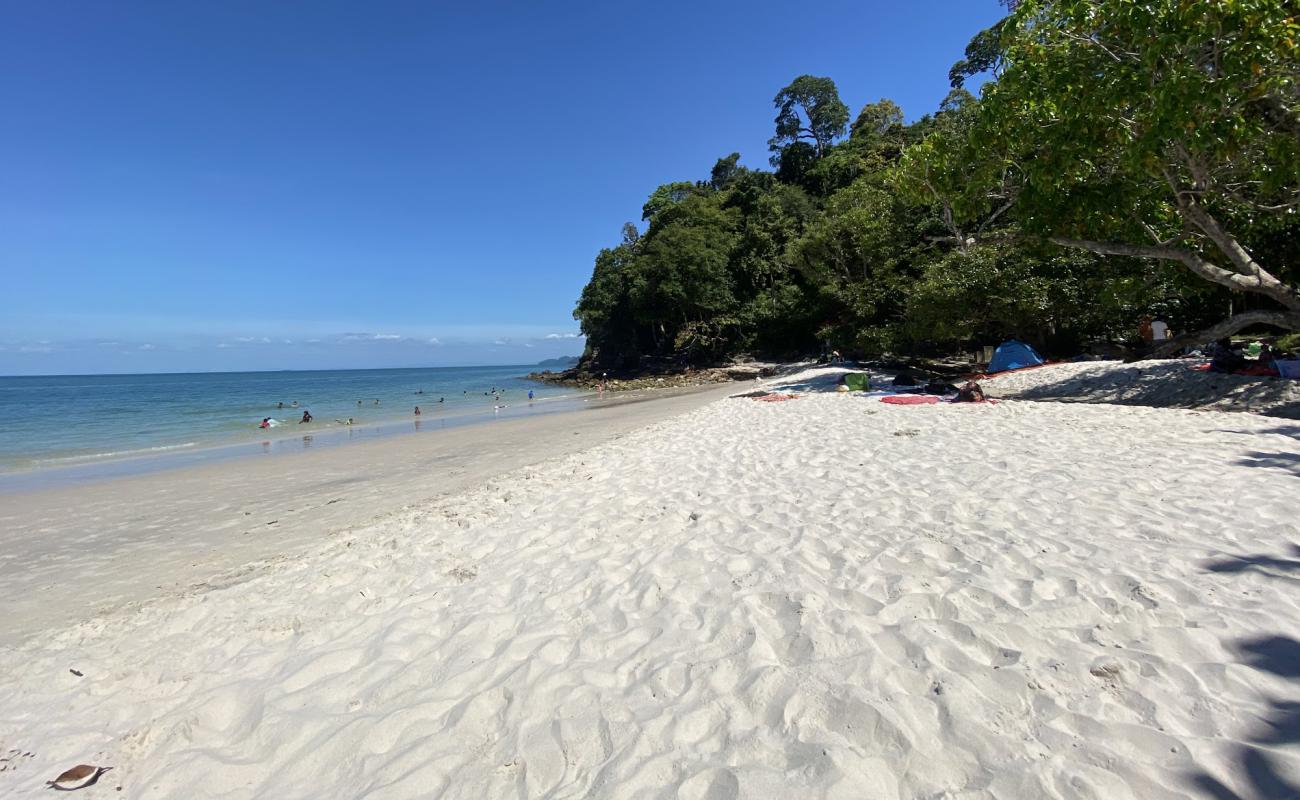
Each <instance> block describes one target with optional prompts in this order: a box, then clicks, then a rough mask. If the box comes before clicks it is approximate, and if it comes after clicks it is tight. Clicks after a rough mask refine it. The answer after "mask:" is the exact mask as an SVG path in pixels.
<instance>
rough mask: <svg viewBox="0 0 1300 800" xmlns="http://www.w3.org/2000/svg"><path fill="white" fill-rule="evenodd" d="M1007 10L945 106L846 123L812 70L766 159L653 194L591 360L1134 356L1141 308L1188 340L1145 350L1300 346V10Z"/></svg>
mask: <svg viewBox="0 0 1300 800" xmlns="http://www.w3.org/2000/svg"><path fill="white" fill-rule="evenodd" d="M1006 5H1007V6H1008V15H1007V16H1006V18H1005V19H1003V20H1002V21H1001V22H1000V23H998V24H997V25H995V26H994V27H992V28H990V29H988V30H984V31H979V32H975V35H974V37H973V39H972V40H971V43H970V45H969V47H968V48H967V50H966V53H965V54H964V57H961V58H960V60H958V61H957V63H956V64H955V65H954V66H953V68H952V71H951V73H950V75H949V77H950V80H951V83H952V92H951V93H950V94H949V95H948V96H947V98H946V99H945V100H944V101H943V102H942V104H941V105H940V106H939V108H938V109H937V110H935V111H933V113H929V114H926V115H924V116H922V117H920V118H919V119H916V120H915V121H914V122H907V121H906V120H907V117H906V116H905V114H904V110H903V109H901V108H899V107H898V106H897V105H896V104H895V103H893V102H892V101H890V100H888V99H882V100H880V101H879V102H875V103H871V104H868V105H866V106H865V107H863V108H861V109H860V110H858V111H857V113H856V114H854V113H852V112H851V110H850V109H849V108H848V107H847V106H846V105H845V104H844V103H843V102H842V101H841V100H840V97H839V93H838V90H837V87H836V85H835V83H834V81H833V80H832V79H831V78H829V77H814V76H809V75H804V76H800V77H797V78H795V79H794V80H793V81H792V82H791V83H790V84H789V85H788V86H786V87H784V88H781V89H780V91H779V92H777V94H776V97H775V109H776V112H777V113H776V117H775V125H774V130H773V135H772V138H771V141H770V150H771V159H770V168H768V169H756V168H752V167H748V166H744V165H742V164H741V163H740V157H739V155H738V154H737V153H731V154H730V155H725V156H723V157H721V158H719V159H718V160H717V162H716V163H715V164H714V165H713V166H712V169H711V170H710V171H709V173H708V175H707V176H704V175H703V174H702V173H703V169H704V168H705V167H706V165H701V174H700V175H699V176H682V177H686V178H691V179H687V180H675V181H670V182H667V183H664V184H663V185H661V186H659V187H657V188H655V189H654V190H653V191H652V192H650V194H649V197H648V199H647V200H646V202H645V205H644V208H643V210H642V219H641V221H640V224H639V225H638V224H636V223H632V222H629V223H627V224H626V225H624V228H623V231H622V238H621V241H619V242H618V243H617V244H615V245H614V246H612V247H609V248H607V249H604V250H602V251H601V252H600V253H599V255H598V256H597V257H596V262H595V268H594V270H593V273H592V277H591V281H590V282H589V283H588V284H587V286H586V287H585V288H584V289H583V291H582V295H581V298H580V299H579V301H578V303H577V308H576V309H575V311H574V317H575V318H576V319H577V320H578V321H579V322H580V324H581V328H582V332H583V333H584V334H585V335H586V337H587V349H586V353H585V354H584V364H585V365H586V366H588V367H601V368H605V369H612V370H630V369H644V368H654V367H657V366H669V365H684V364H705V363H712V362H718V361H721V360H723V359H726V358H729V357H732V356H735V355H737V354H741V353H746V354H753V355H758V356H765V357H775V358H783V357H795V356H800V355H807V354H815V353H820V352H824V351H825V350H827V349H830V348H833V349H837V350H840V351H841V352H843V353H845V354H846V355H851V356H856V357H864V358H869V357H880V356H886V355H892V356H919V355H942V354H947V353H955V352H962V351H968V350H971V349H973V348H975V347H978V346H981V345H991V344H996V343H997V342H999V341H1001V340H1002V339H1003V338H1005V337H1007V336H1016V337H1018V338H1020V339H1023V340H1026V341H1029V342H1031V343H1033V344H1034V345H1036V346H1038V347H1039V348H1041V349H1042V350H1044V351H1046V352H1045V354H1050V355H1057V356H1069V355H1073V354H1076V353H1079V352H1082V351H1084V350H1085V348H1087V347H1088V346H1089V345H1091V344H1095V343H1103V342H1105V343H1129V344H1133V345H1137V344H1139V343H1138V342H1136V341H1135V340H1136V338H1137V327H1138V320H1139V319H1140V318H1141V317H1142V316H1144V315H1150V316H1152V317H1156V318H1161V319H1163V320H1165V321H1167V322H1168V323H1169V325H1170V326H1171V327H1172V328H1173V329H1174V330H1175V331H1177V332H1178V333H1179V334H1182V335H1180V336H1179V337H1178V338H1177V339H1176V340H1175V342H1174V343H1172V344H1171V345H1168V346H1166V347H1164V348H1160V349H1157V350H1153V351H1147V352H1148V354H1150V355H1163V354H1167V353H1169V352H1172V351H1174V350H1176V349H1177V348H1179V347H1182V346H1185V345H1189V344H1197V343H1200V342H1203V341H1208V340H1210V339H1212V338H1219V337H1222V336H1225V335H1228V334H1231V333H1234V332H1237V331H1240V330H1248V329H1252V327H1259V326H1268V327H1271V328H1275V329H1281V330H1293V331H1294V330H1300V291H1298V290H1297V288H1296V286H1297V283H1298V282H1300V213H1297V206H1300V15H1298V14H1297V7H1296V5H1295V3H1294V0H1196V2H1189V1H1188V0H1147V1H1146V2H1142V3H1137V2H1132V0H1023V2H1019V3H1015V2H1011V3H1007V4H1006ZM958 56H962V54H954V57H958ZM976 75H988V76H989V79H988V81H987V82H985V83H984V85H983V86H982V88H981V90H980V94H979V96H978V97H977V96H976V95H974V94H972V93H971V92H969V91H967V89H966V88H964V86H965V82H966V81H967V80H968V79H970V78H971V77H972V76H976ZM666 177H671V176H666ZM1260 329H1261V330H1263V328H1260Z"/></svg>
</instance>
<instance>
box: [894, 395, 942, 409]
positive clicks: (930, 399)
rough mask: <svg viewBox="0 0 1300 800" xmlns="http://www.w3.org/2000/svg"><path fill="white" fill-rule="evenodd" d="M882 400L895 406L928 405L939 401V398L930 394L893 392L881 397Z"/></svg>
mask: <svg viewBox="0 0 1300 800" xmlns="http://www.w3.org/2000/svg"><path fill="white" fill-rule="evenodd" d="M880 402H882V403H889V404H890V405H893V406H928V405H930V404H931V403H937V402H939V398H937V397H935V396H933V395H928V394H891V395H890V396H888V397H882V398H880Z"/></svg>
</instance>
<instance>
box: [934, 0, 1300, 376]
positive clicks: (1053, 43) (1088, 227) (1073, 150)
mask: <svg viewBox="0 0 1300 800" xmlns="http://www.w3.org/2000/svg"><path fill="white" fill-rule="evenodd" d="M1297 43H1300V15H1297V7H1296V5H1295V2H1294V0H1196V2H1190V0H1147V2H1141V3H1137V2H1132V1H1131V0H1023V2H1021V3H1020V4H1019V7H1018V8H1017V9H1016V11H1015V13H1014V14H1012V15H1011V17H1009V18H1008V19H1007V20H1006V21H1004V23H1002V25H1001V26H1000V28H999V29H998V31H997V32H996V57H997V61H998V64H999V65H1000V66H999V69H1000V74H999V75H998V77H997V80H996V82H994V83H991V84H987V85H986V87H985V89H984V93H983V98H982V100H981V102H980V104H979V107H978V112H977V114H976V116H975V119H974V121H973V123H972V124H971V125H970V126H968V128H967V129H966V131H965V132H964V134H962V135H952V136H948V137H946V138H944V139H942V140H940V141H936V142H934V143H933V144H932V146H930V147H928V152H926V153H918V157H917V158H914V159H912V163H911V165H910V166H911V169H910V170H909V172H910V174H911V176H912V179H913V182H914V184H915V183H917V182H918V179H921V180H920V181H919V182H922V183H926V182H928V184H929V186H928V187H927V188H928V190H929V191H930V192H931V194H932V196H933V197H935V198H936V199H938V198H943V202H945V203H947V204H948V205H949V206H950V207H951V208H952V210H953V215H954V221H955V223H957V224H959V225H960V224H961V223H962V222H966V223H969V222H970V221H971V220H973V219H976V218H978V217H979V215H981V214H987V213H989V209H990V208H992V207H999V206H1000V204H1003V203H1006V202H1014V205H1015V216H1016V219H1017V221H1018V223H1019V224H1020V225H1021V226H1022V227H1023V229H1024V230H1025V231H1026V232H1027V233H1030V234H1035V235H1038V236H1041V237H1043V238H1045V239H1048V240H1050V241H1051V242H1054V243H1056V244H1058V245H1061V246H1065V247H1069V248H1076V249H1083V250H1088V251H1091V252H1093V253H1097V254H1101V255H1108V256H1128V257H1139V258H1150V259H1159V260H1164V261H1170V262H1175V263H1178V264H1181V265H1182V266H1183V267H1185V268H1186V269H1187V270H1189V271H1190V272H1191V273H1192V274H1194V275H1196V276H1197V277H1199V278H1201V279H1204V280H1206V281H1210V282H1212V283H1214V284H1217V285H1219V286H1224V287H1227V288H1229V289H1231V290H1234V291H1238V292H1246V293H1250V294H1253V295H1257V296H1258V297H1259V298H1261V300H1260V302H1261V303H1262V304H1263V305H1264V306H1266V307H1263V308H1256V309H1252V310H1250V311H1247V312H1245V313H1241V314H1237V315H1235V316H1233V317H1231V318H1229V319H1227V320H1225V321H1223V322H1221V323H1220V324H1218V325H1214V326H1212V327H1210V328H1209V329H1206V330H1204V331H1200V332H1199V333H1197V334H1192V335H1188V336H1186V337H1179V339H1177V340H1175V341H1174V342H1172V343H1171V344H1169V345H1167V346H1164V347H1161V348H1157V349H1156V350H1154V351H1153V354H1154V355H1162V354H1166V353H1168V352H1171V351H1173V350H1176V349H1177V348H1178V347H1181V346H1184V345H1187V344H1193V343H1199V342H1203V341H1208V340H1209V339H1212V338H1217V337H1220V336H1225V335H1228V334H1230V333H1232V332H1235V331H1237V330H1240V329H1242V328H1244V327H1247V326H1249V325H1252V324H1269V325H1273V326H1277V327H1282V328H1287V329H1300V291H1298V290H1297V288H1296V286H1295V282H1296V279H1297V277H1298V276H1296V274H1295V272H1294V267H1288V266H1287V265H1286V264H1284V263H1270V264H1266V263H1264V262H1263V261H1262V260H1261V259H1260V257H1259V252H1258V251H1259V248H1258V247H1257V244H1258V243H1259V241H1260V238H1259V234H1260V231H1261V229H1263V228H1267V227H1268V226H1267V224H1266V223H1265V222H1264V220H1265V219H1266V218H1269V217H1283V218H1286V217H1289V216H1292V215H1294V214H1295V213H1296V209H1297V208H1298V207H1300V45H1298V44H1297ZM990 198H994V199H990ZM1288 278H1289V279H1288Z"/></svg>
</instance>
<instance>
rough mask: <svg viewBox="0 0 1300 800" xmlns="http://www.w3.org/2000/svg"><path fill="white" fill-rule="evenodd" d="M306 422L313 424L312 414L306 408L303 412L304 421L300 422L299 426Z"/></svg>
mask: <svg viewBox="0 0 1300 800" xmlns="http://www.w3.org/2000/svg"><path fill="white" fill-rule="evenodd" d="M304 422H311V412H310V411H308V410H307V409H305V408H304V409H303V410H302V419H300V420H298V424H299V425H301V424H303V423H304Z"/></svg>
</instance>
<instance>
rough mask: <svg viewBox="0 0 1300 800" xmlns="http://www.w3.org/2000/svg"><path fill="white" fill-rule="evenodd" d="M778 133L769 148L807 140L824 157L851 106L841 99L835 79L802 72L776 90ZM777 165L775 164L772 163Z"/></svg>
mask: <svg viewBox="0 0 1300 800" xmlns="http://www.w3.org/2000/svg"><path fill="white" fill-rule="evenodd" d="M773 103H774V104H775V105H776V108H777V115H776V136H774V137H772V139H771V141H769V142H768V148H769V149H770V150H771V151H772V152H773V153H777V154H780V153H781V152H782V151H783V150H784V149H785V148H786V147H787V146H789V145H792V144H794V143H795V142H800V141H804V140H809V141H811V142H812V144H813V149H814V150H815V151H816V153H817V157H818V158H821V156H822V154H823V153H825V152H826V148H827V147H830V145H831V142H833V141H834V140H835V139H836V138H837V137H839V136H842V135H844V128H845V126H847V125H848V124H849V108H848V106H846V105H844V103H843V102H842V101H841V100H840V93H839V91H838V90H836V88H835V81H833V80H831V79H830V78H816V77H813V76H812V75H800V76H799V77H798V78H795V79H794V81H792V82H791V83H790V85H789V86H787V87H785V88H784V89H782V90H781V91H779V92H777V93H776V98H775V99H774V100H773ZM773 166H775V164H774V165H773Z"/></svg>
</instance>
